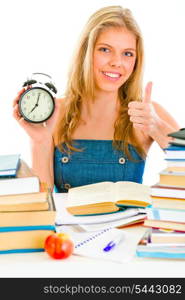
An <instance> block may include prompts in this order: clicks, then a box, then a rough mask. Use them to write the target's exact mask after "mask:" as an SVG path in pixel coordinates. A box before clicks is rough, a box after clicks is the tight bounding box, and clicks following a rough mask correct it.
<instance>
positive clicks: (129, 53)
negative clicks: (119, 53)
mask: <svg viewBox="0 0 185 300" xmlns="http://www.w3.org/2000/svg"><path fill="white" fill-rule="evenodd" d="M123 55H125V56H128V57H131V56H134V54H133V53H132V52H130V51H126V52H124V53H123Z"/></svg>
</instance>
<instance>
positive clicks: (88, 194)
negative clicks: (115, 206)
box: [67, 181, 114, 207]
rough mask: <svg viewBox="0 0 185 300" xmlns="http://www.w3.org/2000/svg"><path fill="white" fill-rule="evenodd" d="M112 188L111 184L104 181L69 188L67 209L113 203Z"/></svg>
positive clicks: (112, 184)
mask: <svg viewBox="0 0 185 300" xmlns="http://www.w3.org/2000/svg"><path fill="white" fill-rule="evenodd" d="M113 186H114V183H113V182H108V181H106V182H100V183H95V184H89V185H85V186H80V187H76V188H71V189H69V192H68V204H67V207H70V206H78V205H87V204H94V203H102V202H114V201H113V199H114V191H113Z"/></svg>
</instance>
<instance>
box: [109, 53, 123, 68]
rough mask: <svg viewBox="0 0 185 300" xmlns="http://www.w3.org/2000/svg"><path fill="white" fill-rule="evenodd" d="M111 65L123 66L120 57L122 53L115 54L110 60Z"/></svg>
mask: <svg viewBox="0 0 185 300" xmlns="http://www.w3.org/2000/svg"><path fill="white" fill-rule="evenodd" d="M109 64H110V66H111V67H116V68H119V67H121V66H122V59H121V57H120V55H114V56H113V57H112V58H111V59H110V62H109Z"/></svg>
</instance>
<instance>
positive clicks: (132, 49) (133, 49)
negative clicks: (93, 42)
mask: <svg viewBox="0 0 185 300" xmlns="http://www.w3.org/2000/svg"><path fill="white" fill-rule="evenodd" d="M100 45H102V46H107V47H109V48H114V47H112V46H111V45H109V44H107V43H98V44H97V46H100ZM124 50H127V51H128V50H131V51H135V52H136V49H135V48H124Z"/></svg>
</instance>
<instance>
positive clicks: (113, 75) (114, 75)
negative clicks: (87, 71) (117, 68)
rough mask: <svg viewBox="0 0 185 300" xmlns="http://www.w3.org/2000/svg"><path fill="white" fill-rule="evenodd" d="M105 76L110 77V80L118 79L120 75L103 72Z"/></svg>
mask: <svg viewBox="0 0 185 300" xmlns="http://www.w3.org/2000/svg"><path fill="white" fill-rule="evenodd" d="M103 73H104V74H105V75H107V76H109V77H112V78H118V77H120V74H115V73H107V72H103Z"/></svg>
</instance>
